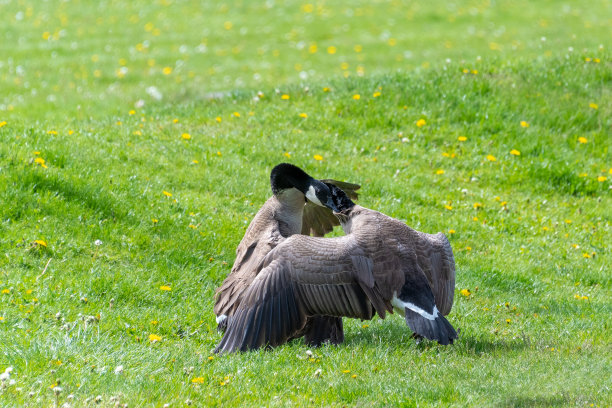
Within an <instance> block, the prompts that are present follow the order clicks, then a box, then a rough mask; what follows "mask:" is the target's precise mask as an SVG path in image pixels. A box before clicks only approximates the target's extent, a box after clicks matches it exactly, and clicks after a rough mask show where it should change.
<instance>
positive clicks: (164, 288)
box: [159, 285, 172, 292]
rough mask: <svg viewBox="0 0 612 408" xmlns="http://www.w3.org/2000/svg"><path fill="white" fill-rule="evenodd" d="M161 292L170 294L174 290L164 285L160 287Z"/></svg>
mask: <svg viewBox="0 0 612 408" xmlns="http://www.w3.org/2000/svg"><path fill="white" fill-rule="evenodd" d="M159 290H163V291H165V292H169V291H171V290H172V288H171V287H170V286H166V285H162V286H160V287H159Z"/></svg>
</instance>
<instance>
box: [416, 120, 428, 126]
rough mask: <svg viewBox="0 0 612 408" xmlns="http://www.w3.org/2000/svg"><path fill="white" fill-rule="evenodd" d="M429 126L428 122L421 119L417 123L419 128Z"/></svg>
mask: <svg viewBox="0 0 612 408" xmlns="http://www.w3.org/2000/svg"><path fill="white" fill-rule="evenodd" d="M426 124H427V122H426V121H425V119H419V120H417V121H416V125H417V127H423V126H425V125H426Z"/></svg>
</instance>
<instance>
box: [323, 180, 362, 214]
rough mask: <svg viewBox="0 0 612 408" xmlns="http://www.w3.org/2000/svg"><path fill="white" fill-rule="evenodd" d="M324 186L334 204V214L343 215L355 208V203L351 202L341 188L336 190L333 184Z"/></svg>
mask: <svg viewBox="0 0 612 408" xmlns="http://www.w3.org/2000/svg"><path fill="white" fill-rule="evenodd" d="M325 184H326V185H327V187H328V188H329V189H330V191H331V198H332V201H333V203H334V206H335V207H336V209H335V210H334V212H335V213H342V214H345V213H347V212H348V211H349V210H350V209H351V208H353V207H354V206H355V203H354V202H352V201H351V199H350V198H348V196H347V195H346V193H345V192H344V191H343V190H342V189H341V188H338V187H336V186H334V185H333V184H328V183H325ZM330 208H331V207H330Z"/></svg>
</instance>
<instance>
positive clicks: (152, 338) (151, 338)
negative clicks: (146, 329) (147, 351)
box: [149, 334, 162, 343]
mask: <svg viewBox="0 0 612 408" xmlns="http://www.w3.org/2000/svg"><path fill="white" fill-rule="evenodd" d="M161 339H162V338H161V336H158V335H157V334H149V341H150V342H151V343H155V342H156V341H161Z"/></svg>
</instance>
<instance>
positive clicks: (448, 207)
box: [444, 205, 453, 211]
mask: <svg viewBox="0 0 612 408" xmlns="http://www.w3.org/2000/svg"><path fill="white" fill-rule="evenodd" d="M444 208H446V209H447V210H448V211H450V210H452V209H453V207H452V206H451V205H445V206H444Z"/></svg>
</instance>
